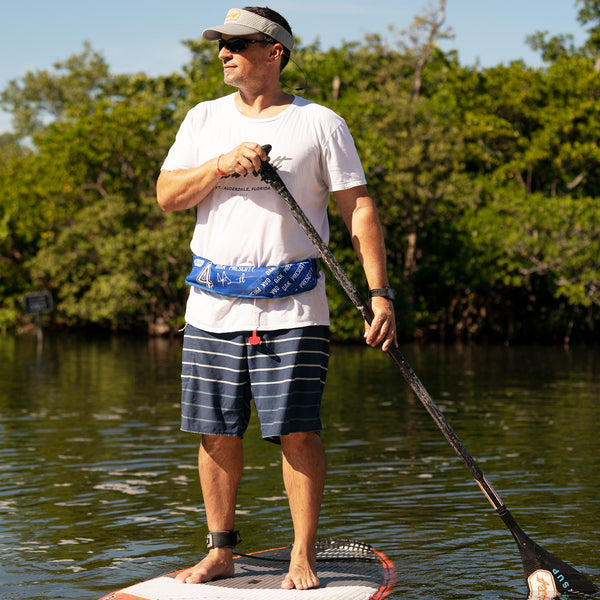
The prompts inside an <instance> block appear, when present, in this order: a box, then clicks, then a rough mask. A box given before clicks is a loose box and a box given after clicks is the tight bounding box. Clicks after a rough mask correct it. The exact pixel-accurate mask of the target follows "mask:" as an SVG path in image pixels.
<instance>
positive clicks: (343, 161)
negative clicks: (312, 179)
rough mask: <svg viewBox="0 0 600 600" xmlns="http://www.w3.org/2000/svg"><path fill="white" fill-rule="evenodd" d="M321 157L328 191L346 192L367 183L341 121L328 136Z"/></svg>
mask: <svg viewBox="0 0 600 600" xmlns="http://www.w3.org/2000/svg"><path fill="white" fill-rule="evenodd" d="M323 157H324V169H325V177H326V180H327V181H328V185H329V191H331V192H337V191H341V190H348V189H350V188H353V187H356V186H358V185H365V184H366V183H367V180H366V177H365V172H364V170H363V167H362V164H361V162H360V158H359V156H358V152H357V150H356V146H355V144H354V140H353V139H352V135H351V134H350V130H349V129H348V125H346V122H345V121H344V120H343V119H341V120H340V123H339V125H338V126H337V127H336V128H335V129H334V131H333V132H332V134H331V136H329V139H328V140H327V143H326V145H325V147H324V149H323Z"/></svg>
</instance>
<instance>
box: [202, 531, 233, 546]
mask: <svg viewBox="0 0 600 600" xmlns="http://www.w3.org/2000/svg"><path fill="white" fill-rule="evenodd" d="M241 541H242V538H241V537H240V532H239V531H211V532H209V534H208V535H207V536H206V545H207V546H208V549H209V550H210V549H211V548H234V547H235V546H237V544H239V543H240V542H241Z"/></svg>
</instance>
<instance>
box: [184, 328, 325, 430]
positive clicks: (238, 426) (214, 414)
mask: <svg viewBox="0 0 600 600" xmlns="http://www.w3.org/2000/svg"><path fill="white" fill-rule="evenodd" d="M251 335H252V334H251V333H238V332H236V333H210V332H207V331H202V330H200V329H197V328H195V327H192V326H191V325H187V326H186V329H185V336H184V342H183V355H182V370H181V382H182V385H181V389H182V394H181V429H182V430H183V431H189V432H193V433H203V434H207V435H224V436H239V437H243V434H244V432H245V431H246V428H247V427H248V423H249V422H250V414H251V400H253V401H254V405H255V407H256V412H257V415H258V418H259V421H260V427H261V434H262V437H263V438H265V439H267V440H269V441H276V442H277V441H278V440H279V436H281V435H288V434H290V433H299V432H304V433H306V432H315V433H320V431H321V418H320V409H321V398H322V396H323V388H324V386H325V379H326V376H327V366H328V362H329V327H327V326H310V327H302V328H297V329H286V330H277V331H263V332H260V331H259V333H258V335H259V337H260V340H261V341H260V343H259V344H257V345H252V344H251V343H250V342H249V338H250V336H251Z"/></svg>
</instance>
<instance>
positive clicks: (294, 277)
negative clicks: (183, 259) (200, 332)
mask: <svg viewBox="0 0 600 600" xmlns="http://www.w3.org/2000/svg"><path fill="white" fill-rule="evenodd" d="M318 278H319V260H318V259H314V258H311V259H309V260H303V261H301V262H297V263H290V264H287V265H281V266H279V267H244V266H241V267H235V266H229V265H218V264H216V263H213V262H211V261H210V260H207V259H206V258H202V257H201V256H194V261H193V267H192V271H191V273H190V274H189V275H188V276H187V277H186V278H185V282H186V283H187V284H188V285H191V286H193V287H196V288H200V289H202V290H204V291H206V292H212V293H213V294H219V295H221V296H231V297H234V298H283V297H285V296H292V295H294V294H301V293H302V292H308V291H309V290H312V289H313V288H314V287H315V286H316V285H317V280H318Z"/></svg>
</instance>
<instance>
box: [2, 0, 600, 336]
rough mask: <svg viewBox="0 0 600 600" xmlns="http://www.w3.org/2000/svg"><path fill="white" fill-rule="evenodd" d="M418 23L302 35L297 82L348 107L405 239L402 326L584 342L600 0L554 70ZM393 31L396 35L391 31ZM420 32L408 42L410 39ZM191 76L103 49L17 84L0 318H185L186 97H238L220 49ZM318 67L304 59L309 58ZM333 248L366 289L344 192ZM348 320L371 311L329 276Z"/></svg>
mask: <svg viewBox="0 0 600 600" xmlns="http://www.w3.org/2000/svg"><path fill="white" fill-rule="evenodd" d="M444 5H445V3H444V1H443V0H442V1H441V2H440V10H439V11H433V12H430V13H424V14H423V15H421V16H419V17H417V18H416V19H415V21H414V23H413V24H412V26H411V28H410V29H409V34H410V35H408V36H406V35H402V34H401V33H400V32H398V31H396V30H394V29H393V28H391V29H390V31H389V32H388V35H387V38H384V37H383V36H380V35H372V36H369V37H367V38H365V40H364V41H363V42H352V43H347V44H344V45H343V46H342V47H339V48H331V49H329V50H323V49H321V48H320V46H319V45H318V44H317V43H315V44H312V45H302V43H299V44H298V48H297V50H296V51H295V53H294V54H293V59H294V62H293V63H291V64H290V65H289V66H288V67H287V68H286V70H285V71H284V83H285V84H286V85H287V86H288V87H289V89H290V90H293V89H296V88H299V87H303V88H304V91H302V92H299V93H300V94H301V95H303V96H305V97H306V98H308V99H311V100H315V101H317V102H320V103H323V104H325V105H327V106H329V107H331V108H332V109H333V110H335V111H336V112H338V113H339V114H341V115H342V116H343V117H344V118H345V119H346V121H347V122H348V125H349V126H350V129H351V131H352V133H353V135H354V137H355V141H356V144H357V147H358V150H359V154H360V156H361V158H362V160H363V164H364V167H365V171H366V174H367V178H368V181H369V189H370V192H371V194H372V195H373V196H374V197H375V198H376V199H377V201H378V203H379V208H380V216H381V220H382V224H383V227H384V230H385V236H386V242H387V246H388V265H389V269H388V270H389V273H390V277H391V283H392V285H393V286H394V287H395V288H396V290H397V298H398V300H397V301H396V311H397V317H398V328H399V335H400V339H401V340H423V341H427V340H443V341H453V340H472V341H478V342H500V343H507V342H510V343H528V342H543V343H560V344H563V343H569V342H571V343H573V342H585V341H594V340H597V336H598V333H599V329H600V206H599V204H600V203H599V202H598V197H599V196H600V168H599V166H600V148H599V146H598V139H600V121H599V119H598V115H599V114H600V60H599V56H600V54H599V51H600V2H598V0H577V2H576V6H578V7H579V21H580V23H581V24H582V25H585V26H586V27H587V31H588V33H589V38H588V39H587V40H586V42H585V43H584V45H583V46H581V47H576V46H574V45H573V43H572V39H571V37H570V36H568V35H565V36H557V37H554V38H549V37H548V35H547V34H544V33H534V34H532V36H531V37H530V38H529V43H530V44H531V45H532V47H534V48H536V49H537V50H538V51H539V52H540V53H541V55H542V57H543V59H544V66H543V68H530V67H528V66H526V65H525V64H523V63H522V62H513V63H510V64H508V65H504V64H501V65H498V66H494V67H491V68H481V67H479V66H477V65H474V66H464V65H461V64H460V63H459V61H458V58H457V54H456V52H454V51H448V52H443V51H441V50H440V48H439V46H438V42H439V41H440V40H443V39H445V38H447V37H449V33H448V32H447V31H446V30H445V29H444V24H443V7H444ZM388 38H389V39H388ZM408 39H409V40H410V41H407V40H408ZM184 44H185V45H186V46H187V47H188V48H189V50H190V53H191V58H190V61H189V62H188V64H186V65H185V66H184V67H183V69H182V70H181V72H175V73H172V74H171V75H168V76H161V77H149V76H147V75H145V74H143V73H137V74H113V73H111V71H110V68H109V65H108V64H107V63H106V62H105V60H104V59H103V57H102V56H101V54H99V53H98V52H96V51H94V50H93V49H92V48H91V47H90V46H89V45H88V44H86V45H85V46H84V48H83V50H82V52H81V53H80V54H76V55H73V56H71V57H69V58H68V59H66V60H65V61H63V62H61V63H57V64H56V65H55V66H54V68H53V69H52V70H48V71H35V72H28V73H26V74H25V75H24V76H23V77H22V78H21V79H19V80H15V81H13V82H11V83H10V84H9V86H8V87H7V88H6V89H5V90H4V91H3V92H2V93H1V95H0V103H1V105H2V107H3V108H4V109H5V110H8V111H10V112H11V114H12V116H13V123H14V130H13V132H11V133H6V134H3V135H0V153H1V157H2V160H1V161H0V295H1V296H2V304H1V307H0V331H4V332H15V331H23V330H27V329H28V328H29V329H31V327H32V326H34V325H35V317H33V316H32V315H27V314H25V311H24V304H23V298H24V296H25V295H26V294H28V293H32V292H37V291H41V290H47V291H49V292H50V293H51V294H52V297H53V301H54V308H53V310H52V311H51V312H48V313H46V314H45V315H43V317H42V320H43V323H44V326H45V327H48V328H52V329H58V330H61V329H65V328H68V329H75V330H79V329H80V330H89V331H115V332H117V331H118V332H128V331H136V332H140V331H143V332H144V333H148V334H150V335H157V334H160V335H167V334H170V333H172V332H175V331H176V330H177V329H178V328H180V327H181V326H182V325H183V310H184V303H185V299H186V296H187V286H186V285H185V283H184V277H185V274H186V269H187V268H188V264H189V238H190V235H191V231H192V227H193V222H194V214H193V211H189V212H188V213H177V214H163V213H162V212H161V211H160V209H159V208H158V206H157V204H156V198H155V181H156V177H157V175H158V172H159V169H160V165H161V163H162V160H163V159H164V157H165V155H166V152H167V149H168V148H169V146H170V144H171V143H172V140H173V138H174V135H175V133H176V131H177V128H178V125H179V123H180V122H181V120H182V119H183V116H184V115H185V113H186V111H187V110H188V109H189V108H191V107H192V106H193V105H194V104H196V103H197V102H199V101H201V100H206V99H210V98H215V97H218V96H222V95H224V94H228V93H231V92H232V91H233V89H232V88H227V87H226V86H224V84H223V82H222V72H221V64H220V61H219V60H218V59H217V57H216V53H215V51H214V50H215V49H214V45H213V44H211V43H207V42H202V41H197V40H188V41H185V42H184ZM300 67H301V68H300ZM330 217H331V249H332V251H333V252H334V254H335V255H336V258H337V259H338V261H339V262H340V263H341V264H342V266H343V267H344V269H345V270H346V271H347V273H348V275H349V276H350V278H351V279H352V280H353V281H354V283H355V284H356V285H357V287H358V288H359V289H360V290H361V291H363V292H364V291H366V290H365V289H364V281H363V279H362V275H361V269H360V267H359V265H358V263H357V261H356V258H355V256H354V253H353V251H352V249H351V245H350V240H349V236H348V234H347V231H346V230H345V227H344V225H343V223H342V221H341V218H340V216H339V214H338V212H337V210H336V207H335V206H334V205H333V204H332V205H331V206H330ZM328 288H329V298H330V307H331V314H332V334H333V338H334V340H336V341H357V340H359V339H362V328H363V325H362V322H361V318H360V315H359V314H358V313H357V311H356V310H355V309H354V307H353V306H352V304H351V303H350V302H349V300H348V299H347V298H346V297H345V295H344V292H343V291H342V290H341V289H340V287H339V286H338V285H337V284H336V282H335V279H334V278H333V276H332V275H330V274H328Z"/></svg>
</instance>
